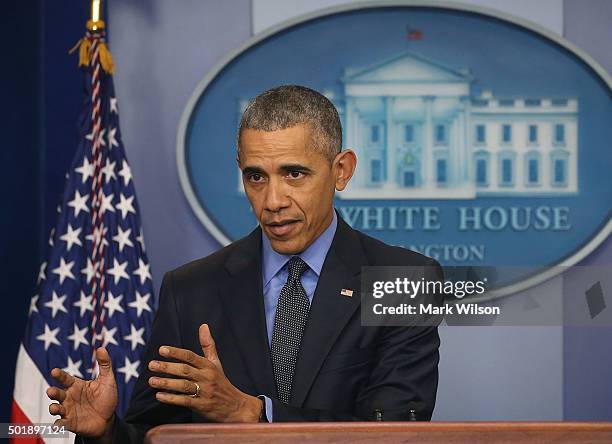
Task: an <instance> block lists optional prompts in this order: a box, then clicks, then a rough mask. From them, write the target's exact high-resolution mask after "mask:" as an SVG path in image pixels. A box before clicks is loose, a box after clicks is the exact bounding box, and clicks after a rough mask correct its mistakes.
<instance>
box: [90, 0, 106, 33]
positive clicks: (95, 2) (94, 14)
mask: <svg viewBox="0 0 612 444" xmlns="http://www.w3.org/2000/svg"><path fill="white" fill-rule="evenodd" d="M87 29H88V30H90V31H101V30H102V29H104V20H102V0H91V19H90V20H88V21H87Z"/></svg>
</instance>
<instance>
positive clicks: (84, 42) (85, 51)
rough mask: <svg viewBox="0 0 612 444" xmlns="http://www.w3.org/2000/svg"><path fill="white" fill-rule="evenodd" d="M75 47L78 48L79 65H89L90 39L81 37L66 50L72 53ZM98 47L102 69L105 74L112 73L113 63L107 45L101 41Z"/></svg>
mask: <svg viewBox="0 0 612 444" xmlns="http://www.w3.org/2000/svg"><path fill="white" fill-rule="evenodd" d="M77 48H79V66H89V64H90V63H91V41H90V40H89V39H88V38H87V37H83V38H82V39H81V40H79V41H78V42H77V43H76V45H74V47H73V48H72V49H71V50H70V51H68V53H69V54H72V53H73V52H74V51H76V49H77ZM99 48H100V49H99V51H100V64H101V65H102V69H103V70H104V72H106V73H107V74H114V72H115V65H114V64H113V56H112V55H111V53H110V51H109V50H108V46H106V43H104V42H103V41H101V42H100V43H99Z"/></svg>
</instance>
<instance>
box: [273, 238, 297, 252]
mask: <svg viewBox="0 0 612 444" xmlns="http://www.w3.org/2000/svg"><path fill="white" fill-rule="evenodd" d="M268 239H269V240H270V246H271V247H272V249H273V250H274V251H276V252H277V253H278V254H285V255H293V254H300V253H301V252H302V251H303V248H302V243H301V242H300V241H299V240H298V239H296V238H291V239H275V238H272V237H270V236H268Z"/></svg>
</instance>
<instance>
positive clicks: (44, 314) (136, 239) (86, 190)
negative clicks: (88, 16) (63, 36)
mask: <svg viewBox="0 0 612 444" xmlns="http://www.w3.org/2000/svg"><path fill="white" fill-rule="evenodd" d="M83 44H86V50H87V52H88V54H89V60H88V61H89V63H88V66H87V67H86V68H85V69H84V70H83V71H84V74H85V82H84V86H85V87H84V103H83V107H82V113H81V115H80V118H79V131H80V142H79V145H78V149H77V152H76V155H75V157H74V159H73V161H72V165H71V167H70V170H69V172H68V173H67V175H66V187H65V190H64V196H63V200H62V203H61V205H60V206H59V207H58V218H57V223H56V225H55V228H54V229H53V230H52V232H51V235H50V238H49V247H48V254H47V256H46V261H45V262H43V263H42V264H41V266H40V272H39V274H38V283H37V291H36V294H35V295H34V296H33V297H32V299H31V303H30V313H29V318H28V323H27V327H26V332H25V335H24V338H23V341H22V344H21V347H20V350H19V356H18V360H17V370H16V380H15V389H14V397H13V409H12V421H13V422H20V423H23V422H31V423H49V422H53V420H54V419H56V417H52V416H51V415H50V414H49V413H48V405H49V403H50V401H49V399H48V398H47V396H46V394H45V390H46V389H47V388H48V387H49V386H50V385H54V382H53V380H52V378H51V377H50V371H51V369H52V368H54V367H59V368H62V369H64V370H66V371H67V372H68V373H70V374H72V375H74V376H78V377H80V378H83V379H91V378H95V376H96V374H97V368H96V364H95V359H94V350H95V348H96V347H99V346H106V347H107V349H108V351H109V353H110V355H111V358H112V360H113V368H114V372H115V377H116V379H117V384H118V389H119V406H118V410H117V413H118V414H119V415H121V414H122V413H123V412H124V410H125V408H126V406H127V402H128V400H129V397H130V394H131V391H132V389H133V387H134V384H135V381H136V379H137V376H138V373H139V371H140V369H141V368H142V366H143V363H142V362H141V361H140V355H141V353H142V351H143V349H144V345H145V343H146V341H147V338H148V335H149V332H150V328H151V324H152V320H153V311H154V308H153V300H154V297H153V286H152V282H151V273H150V268H149V261H148V259H147V255H146V252H145V244H144V240H143V234H142V229H141V223H140V217H139V210H138V204H137V201H136V193H135V189H134V182H133V179H132V173H131V170H130V167H129V165H128V162H127V159H126V155H125V149H124V146H123V143H122V141H121V131H120V129H119V108H118V105H117V98H116V97H115V90H114V86H113V79H112V75H111V74H109V73H107V72H105V70H104V69H103V68H102V64H101V60H100V57H101V55H100V52H101V51H100V49H102V51H104V50H106V47H105V45H104V34H103V32H102V31H100V30H98V31H93V32H88V33H87V35H86V37H85V39H84V40H83V41H82V45H83ZM105 56H106V57H107V60H108V53H107V54H102V57H105ZM19 442H25V441H19ZM38 442H40V441H38ZM51 442H54V443H57V442H58V440H57V439H53V440H51Z"/></svg>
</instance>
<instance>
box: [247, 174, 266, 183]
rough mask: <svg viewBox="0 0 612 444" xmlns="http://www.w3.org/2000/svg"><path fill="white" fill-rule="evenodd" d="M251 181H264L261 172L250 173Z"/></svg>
mask: <svg viewBox="0 0 612 444" xmlns="http://www.w3.org/2000/svg"><path fill="white" fill-rule="evenodd" d="M249 181H250V182H262V181H263V176H262V175H261V174H251V175H249Z"/></svg>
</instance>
